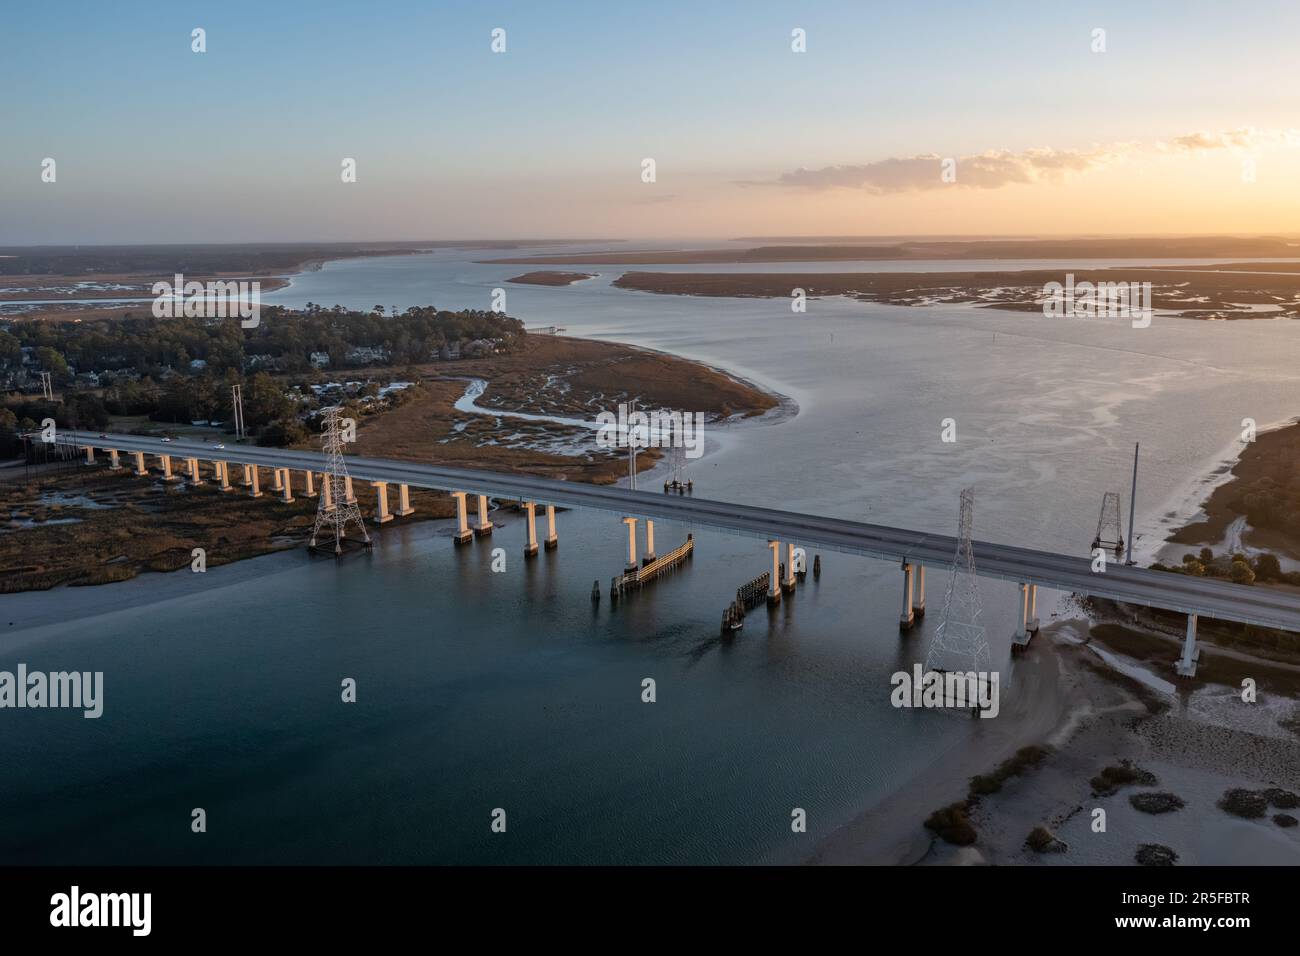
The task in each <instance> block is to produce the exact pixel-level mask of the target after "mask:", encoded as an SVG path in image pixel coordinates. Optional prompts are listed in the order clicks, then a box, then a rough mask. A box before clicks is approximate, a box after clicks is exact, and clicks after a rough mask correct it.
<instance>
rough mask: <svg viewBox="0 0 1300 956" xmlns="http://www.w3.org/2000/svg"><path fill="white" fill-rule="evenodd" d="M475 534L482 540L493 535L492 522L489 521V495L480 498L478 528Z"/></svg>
mask: <svg viewBox="0 0 1300 956" xmlns="http://www.w3.org/2000/svg"><path fill="white" fill-rule="evenodd" d="M474 533H475V534H476V535H478V536H479V537H481V538H482V537H486V536H487V535H490V534H491V533H492V522H491V521H489V520H488V500H487V495H479V496H478V527H476V528H475V529H474Z"/></svg>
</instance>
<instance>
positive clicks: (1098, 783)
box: [1089, 760, 1158, 797]
mask: <svg viewBox="0 0 1300 956" xmlns="http://www.w3.org/2000/svg"><path fill="white" fill-rule="evenodd" d="M1089 782H1090V783H1091V784H1092V792H1093V795H1094V796H1098V797H1109V796H1110V795H1111V794H1113V793H1116V792H1118V791H1119V788H1120V787H1125V786H1129V785H1135V786H1139V787H1154V786H1155V785H1156V784H1157V783H1158V781H1157V780H1156V776H1155V774H1153V773H1151V772H1150V771H1147V770H1143V769H1142V768H1141V767H1138V766H1135V765H1134V764H1133V762H1132V761H1131V760H1121V761H1120V762H1119V763H1118V764H1114V765H1112V766H1109V767H1104V768H1103V769H1102V771H1101V773H1099V774H1098V775H1097V776H1095V777H1093V778H1092V780H1091V781H1089Z"/></svg>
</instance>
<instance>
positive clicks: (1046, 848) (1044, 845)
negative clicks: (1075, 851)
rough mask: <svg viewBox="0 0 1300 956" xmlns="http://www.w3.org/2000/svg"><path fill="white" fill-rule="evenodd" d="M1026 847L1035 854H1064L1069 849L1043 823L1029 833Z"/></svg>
mask: <svg viewBox="0 0 1300 956" xmlns="http://www.w3.org/2000/svg"><path fill="white" fill-rule="evenodd" d="M1025 846H1027V847H1029V849H1031V850H1033V851H1034V852H1035V853H1064V852H1065V851H1066V850H1067V849H1069V848H1068V847H1067V846H1066V845H1065V844H1064V843H1063V842H1062V841H1060V840H1058V839H1057V838H1056V834H1054V833H1053V832H1052V831H1051V830H1049V829H1047V827H1045V826H1043V825H1042V824H1041V823H1040V824H1039V825H1038V826H1036V827H1034V828H1033V829H1032V830H1030V831H1029V836H1027V837H1025Z"/></svg>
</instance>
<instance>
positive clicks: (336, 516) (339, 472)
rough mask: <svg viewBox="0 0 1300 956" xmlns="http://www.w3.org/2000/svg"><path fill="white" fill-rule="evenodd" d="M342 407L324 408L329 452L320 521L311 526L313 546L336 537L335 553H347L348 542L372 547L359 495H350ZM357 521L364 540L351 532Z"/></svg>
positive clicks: (323, 428) (324, 443)
mask: <svg viewBox="0 0 1300 956" xmlns="http://www.w3.org/2000/svg"><path fill="white" fill-rule="evenodd" d="M341 411H342V409H340V408H339V407H338V406H337V405H335V406H333V407H331V408H327V409H325V410H324V416H325V421H324V422H323V424H322V425H321V431H322V433H323V434H322V437H321V444H322V446H323V450H324V452H325V467H326V472H325V475H324V482H323V485H322V487H321V494H320V503H319V505H318V506H317V508H316V524H315V526H314V527H313V528H312V530H311V545H310V547H312V548H318V547H319V548H321V549H322V550H324V549H325V548H326V547H328V545H325V544H319V545H318V544H317V542H318V541H322V540H324V541H328V540H329V539H330V538H333V539H334V556H335V557H337V556H338V555H340V554H342V553H343V545H344V543H345V542H350V543H353V544H359V545H364V546H365V547H367V548H368V547H370V535H369V534H367V533H366V522H365V520H364V519H363V518H362V517H361V509H360V508H359V507H357V502H356V499H355V498H351V497H350V496H349V495H348V486H349V485H350V484H351V482H349V481H348V465H347V462H346V461H345V460H344V458H343V435H342V426H341V423H340V421H339V413H340V412H341ZM354 521H355V522H356V525H357V528H358V529H360V531H361V540H360V541H357V540H356V539H355V538H349V537H348V536H347V532H348V524H349V523H351V522H354Z"/></svg>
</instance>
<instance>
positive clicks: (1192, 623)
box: [1174, 614, 1201, 678]
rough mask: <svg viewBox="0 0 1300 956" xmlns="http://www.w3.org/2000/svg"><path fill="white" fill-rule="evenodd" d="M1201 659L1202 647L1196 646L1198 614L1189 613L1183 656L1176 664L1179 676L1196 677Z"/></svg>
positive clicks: (1175, 668) (1175, 669) (1175, 671)
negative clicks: (1197, 665) (1197, 666)
mask: <svg viewBox="0 0 1300 956" xmlns="http://www.w3.org/2000/svg"><path fill="white" fill-rule="evenodd" d="M1200 659H1201V649H1200V648H1199V647H1197V646H1196V615H1195V614H1189V615H1187V637H1186V639H1185V640H1184V641H1183V656H1182V657H1180V658H1179V659H1178V663H1177V664H1175V665H1174V673H1175V674H1177V675H1178V676H1179V677H1188V678H1191V677H1195V676H1196V664H1197V662H1198V661H1200Z"/></svg>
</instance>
